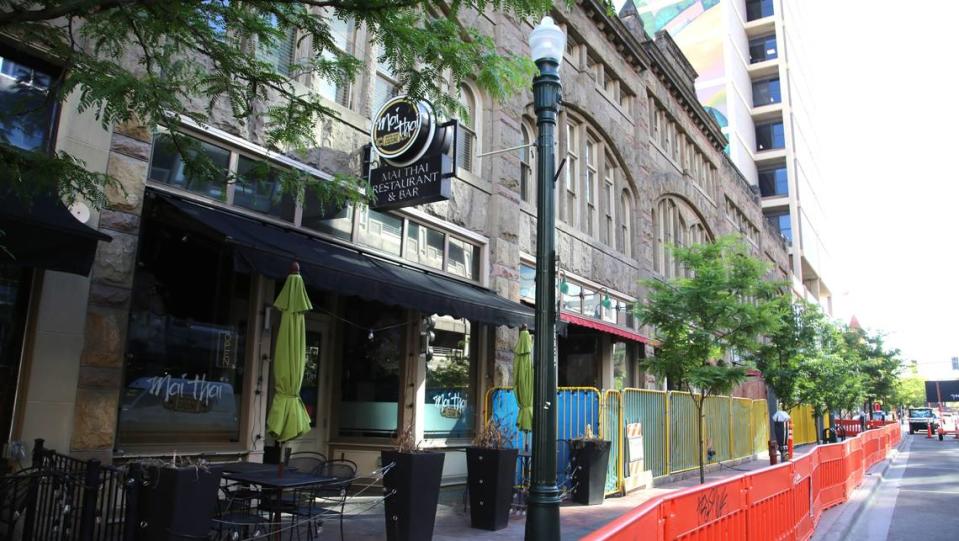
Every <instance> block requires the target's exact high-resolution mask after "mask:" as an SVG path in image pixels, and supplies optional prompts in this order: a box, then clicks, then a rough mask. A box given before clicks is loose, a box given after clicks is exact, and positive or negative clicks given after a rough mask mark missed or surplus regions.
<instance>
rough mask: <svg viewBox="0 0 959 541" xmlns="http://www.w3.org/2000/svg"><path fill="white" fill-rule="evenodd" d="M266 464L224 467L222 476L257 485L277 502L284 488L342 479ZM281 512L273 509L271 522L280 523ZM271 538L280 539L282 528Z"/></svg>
mask: <svg viewBox="0 0 959 541" xmlns="http://www.w3.org/2000/svg"><path fill="white" fill-rule="evenodd" d="M268 466H271V468H269V469H262V468H255V467H242V466H241V467H239V469H246V470H247V471H229V469H224V471H223V478H224V479H228V480H231V481H240V482H243V483H248V484H251V485H257V486H259V487H260V488H261V489H262V490H263V491H264V492H267V493H269V494H271V496H272V497H273V498H274V499H275V500H276V501H277V502H281V501H283V491H284V490H290V489H297V488H306V487H312V486H322V485H326V484H331V483H338V482H340V481H342V479H339V478H337V477H330V476H328V475H316V474H313V473H305V472H299V471H292V470H289V469H286V468H284V469H283V471H282V472H280V471H277V467H276V465H275V464H268ZM282 514H283V511H282V509H280V507H279V506H278V507H276V508H275V509H274V510H273V518H272V522H273V524H280V520H281V518H282V517H281V516H282ZM273 538H274V539H276V540H280V539H281V538H282V530H281V529H280V528H277V530H276V532H275V533H274V534H273Z"/></svg>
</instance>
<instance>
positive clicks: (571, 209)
mask: <svg viewBox="0 0 959 541" xmlns="http://www.w3.org/2000/svg"><path fill="white" fill-rule="evenodd" d="M578 178H579V125H577V124H574V123H573V122H568V123H567V124H566V182H565V183H564V189H563V194H564V197H563V203H562V206H561V207H560V216H559V219H560V220H562V221H564V222H566V223H568V224H569V225H576V182H577V179H578Z"/></svg>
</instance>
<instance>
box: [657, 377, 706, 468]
mask: <svg viewBox="0 0 959 541" xmlns="http://www.w3.org/2000/svg"><path fill="white" fill-rule="evenodd" d="M697 415H698V412H697V410H696V404H694V403H693V398H692V396H690V394H689V393H684V392H680V391H670V392H669V411H668V418H669V434H668V435H667V441H668V443H669V473H679V472H684V471H687V470H692V469H694V468H698V467H699V459H698V458H696V455H697V451H698V449H699V434H698V432H697V429H696V427H697V423H698V422H699V421H698V419H697V418H696V417H697ZM703 430H704V431H705V430H706V427H705V426H704V427H703Z"/></svg>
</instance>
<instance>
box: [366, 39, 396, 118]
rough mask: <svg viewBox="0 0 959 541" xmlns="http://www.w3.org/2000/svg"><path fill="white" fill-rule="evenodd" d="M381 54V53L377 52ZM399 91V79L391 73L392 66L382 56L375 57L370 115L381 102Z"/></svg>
mask: <svg viewBox="0 0 959 541" xmlns="http://www.w3.org/2000/svg"><path fill="white" fill-rule="evenodd" d="M378 54H381V53H378ZM399 93H400V81H399V80H398V79H397V78H396V74H394V73H393V67H392V66H390V64H389V62H387V61H386V59H384V58H382V57H378V58H377V62H376V79H375V80H374V81H373V102H372V103H371V104H370V115H375V114H376V113H377V111H379V110H380V107H383V104H385V103H386V102H388V101H390V98H392V97H394V96H396V95H397V94H399Z"/></svg>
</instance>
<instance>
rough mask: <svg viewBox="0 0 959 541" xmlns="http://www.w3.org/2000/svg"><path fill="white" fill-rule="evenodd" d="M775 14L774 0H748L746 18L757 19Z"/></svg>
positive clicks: (749, 19)
mask: <svg viewBox="0 0 959 541" xmlns="http://www.w3.org/2000/svg"><path fill="white" fill-rule="evenodd" d="M772 14H773V0H746V20H747V21H755V20H756V19H762V18H765V17H769V16H771V15H772Z"/></svg>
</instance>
